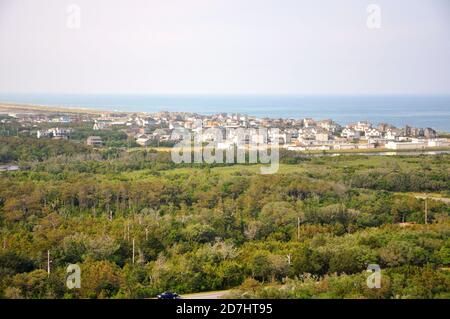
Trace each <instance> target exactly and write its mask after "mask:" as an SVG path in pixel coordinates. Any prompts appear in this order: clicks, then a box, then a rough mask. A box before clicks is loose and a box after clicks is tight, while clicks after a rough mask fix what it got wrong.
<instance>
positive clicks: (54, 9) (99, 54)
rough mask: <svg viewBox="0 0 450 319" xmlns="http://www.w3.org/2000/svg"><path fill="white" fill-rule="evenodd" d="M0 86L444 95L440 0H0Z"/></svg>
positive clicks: (449, 8) (447, 45)
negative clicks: (376, 15) (377, 23)
mask: <svg viewBox="0 0 450 319" xmlns="http://www.w3.org/2000/svg"><path fill="white" fill-rule="evenodd" d="M371 3H375V4H377V5H379V7H380V8H381V28H380V29H369V28H368V27H367V25H366V21H367V17H368V13H367V11H366V9H367V6H368V5H369V4H371ZM71 4H76V5H77V6H78V7H79V8H80V9H81V11H80V20H79V21H80V28H73V27H74V26H75V27H76V26H77V18H76V16H74V14H75V15H76V12H75V11H76V10H75V11H71V9H70V8H69V5H71ZM75 8H76V7H75ZM72 9H73V7H72ZM74 17H75V18H74ZM68 25H69V26H70V27H68ZM0 92H3V93H18V92H28V93H151V94H158V93H160V94H175V93H192V94H195V93H207V94H213V93H216V94H223V93H233V94H252V93H256V94H261V93H264V94H285V93H286V94H383V93H388V94H432V93H445V94H450V1H449V0H426V1H425V0H395V1H392V0H386V1H384V0H383V1H381V0H371V1H364V0H345V1H343V0H127V1H125V0H72V1H65V0H0Z"/></svg>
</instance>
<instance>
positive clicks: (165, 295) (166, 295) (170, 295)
mask: <svg viewBox="0 0 450 319" xmlns="http://www.w3.org/2000/svg"><path fill="white" fill-rule="evenodd" d="M157 297H158V299H180V296H179V295H178V294H176V293H174V292H170V291H166V292H163V293H162V294H159V295H157Z"/></svg>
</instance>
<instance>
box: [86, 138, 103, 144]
mask: <svg viewBox="0 0 450 319" xmlns="http://www.w3.org/2000/svg"><path fill="white" fill-rule="evenodd" d="M86 143H87V145H90V146H93V147H102V146H103V141H102V138H101V137H100V136H89V137H88V138H87V140H86Z"/></svg>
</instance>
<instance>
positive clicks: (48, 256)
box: [47, 250, 51, 276]
mask: <svg viewBox="0 0 450 319" xmlns="http://www.w3.org/2000/svg"><path fill="white" fill-rule="evenodd" d="M50 263H51V260H50V250H47V276H50Z"/></svg>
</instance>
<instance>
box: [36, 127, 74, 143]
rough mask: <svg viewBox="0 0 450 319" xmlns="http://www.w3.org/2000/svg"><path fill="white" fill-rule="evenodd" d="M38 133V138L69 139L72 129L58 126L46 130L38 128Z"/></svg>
mask: <svg viewBox="0 0 450 319" xmlns="http://www.w3.org/2000/svg"><path fill="white" fill-rule="evenodd" d="M36 135H37V138H43V137H48V138H52V139H55V140H67V139H69V136H70V129H64V128H58V127H56V128H50V129H48V130H46V131H41V130H38V131H37V133H36Z"/></svg>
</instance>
